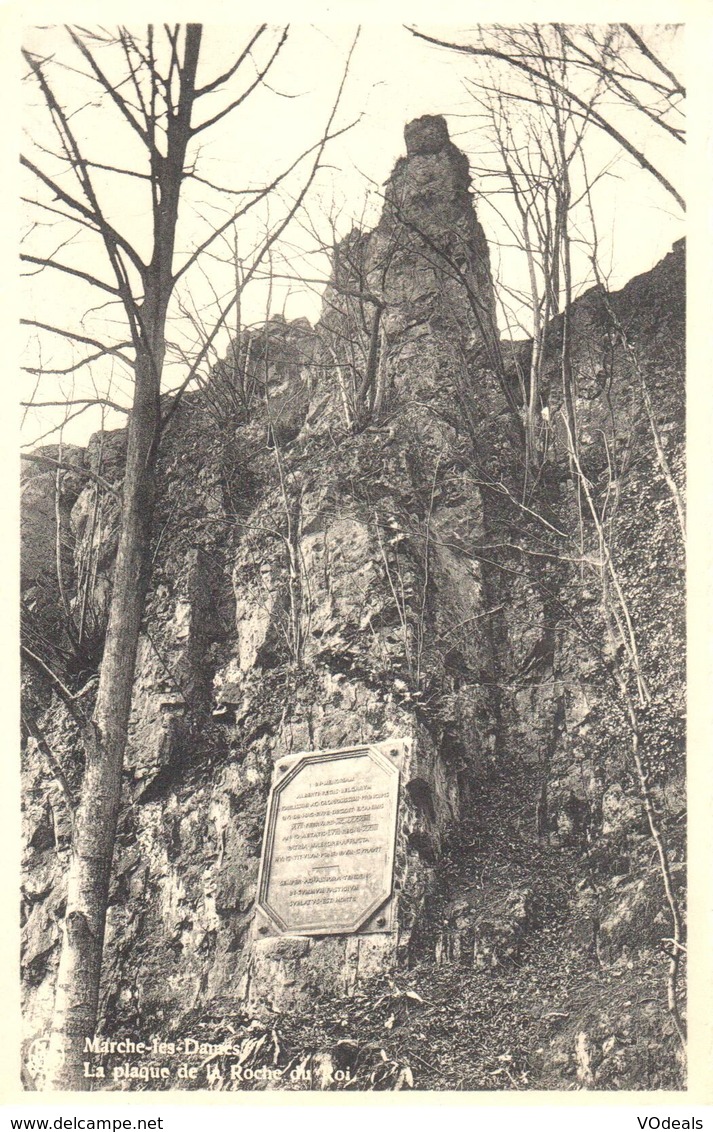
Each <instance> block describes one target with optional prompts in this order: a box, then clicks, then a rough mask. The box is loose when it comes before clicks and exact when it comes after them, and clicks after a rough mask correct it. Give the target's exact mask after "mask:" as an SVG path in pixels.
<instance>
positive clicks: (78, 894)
mask: <svg viewBox="0 0 713 1132" xmlns="http://www.w3.org/2000/svg"><path fill="white" fill-rule="evenodd" d="M146 366H147V372H145V373H144V375H143V377H142V378H140V376H139V373H138V372H137V380H136V397H135V402H134V409H133V412H132V415H131V421H130V425H129V445H128V452H127V460H126V478H125V481H124V506H123V514H122V523H121V535H120V541H119V548H118V554H117V560H116V568H115V573H114V586H113V594H112V602H111V609H110V612H109V624H108V628H107V636H106V644H105V647H104V657H103V660H102V666H101V675H100V679H99V689H98V694H97V702H96V708H95V711H94V720H93V721H92V722H91V723H89V724H88V726H87V732H86V738H85V744H84V746H85V754H86V767H85V773H84V780H83V783H82V792H81V798H80V802H79V806H78V808H77V812H76V817H75V831H74V838H73V844H72V859H71V863H70V867H69V875H68V887H67V910H66V914H65V920H64V928H63V934H64V938H63V941H62V952H61V956H60V965H59V971H58V975H57V989H56V994H55V1010H54V1017H53V1022H52V1033H51V1036H50V1048H49V1059H48V1066H47V1077H46V1081H45V1084H46V1086H47V1087H49V1088H54V1089H82V1088H86V1087H87V1081H86V1080H85V1079H84V1075H83V1062H84V1060H85V1057H86V1052H85V1040H86V1039H87V1038H90V1037H91V1036H92V1035H93V1033H94V1028H95V1025H96V1016H97V1008H98V1001H99V983H100V975H101V962H102V949H103V943H104V925H105V919H106V908H107V902H108V897H109V881H110V877H111V865H112V857H113V853H114V839H115V834H116V822H117V817H118V813H119V803H120V801H121V770H122V764H123V759H124V748H125V746H126V737H127V730H128V725H129V713H130V710H131V693H132V688H133V682H134V668H135V663H136V652H137V646H138V640H139V632H140V628H141V618H142V615H143V609H144V600H145V595H146V587H147V583H148V577H147V573H148V571H147V566H148V551H149V547H150V540H151V513H152V502H153V490H154V478H155V462H156V459H155V450H156V438H157V433H158V425H159V399H158V391H157V389H156V388H155V380H153V375H152V373H151V369H152V368H153V366H152V362H151V361H150V360H149V359H147V360H146ZM149 367H150V368H149ZM147 386H149V388H148V389H147V388H146V387H147ZM152 386H153V388H151V387H152Z"/></svg>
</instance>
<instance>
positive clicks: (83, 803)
mask: <svg viewBox="0 0 713 1132" xmlns="http://www.w3.org/2000/svg"><path fill="white" fill-rule="evenodd" d="M200 40H201V28H200V26H198V25H196V24H192V25H191V24H189V25H188V27H187V29H186V45H185V57H184V62H183V69H182V73H181V94H180V97H179V100H178V104H177V106H176V109H175V113H174V114H173V115H172V116H171V117H170V118H169V121H168V123H167V128H166V137H167V155H166V158H165V159H159V160H156V169H157V174H156V185H157V192H156V194H155V197H154V233H155V236H154V248H153V256H152V259H151V263H150V264H149V266H148V269H147V274H146V281H147V282H146V292H145V298H144V301H143V303H142V304H141V306H140V307H139V308H137V310H136V317H135V332H134V336H135V343H136V369H135V380H134V402H133V406H132V410H131V414H130V417H129V436H128V447H127V454H126V471H125V476H124V491H123V508H122V517H121V526H120V535H119V546H118V551H117V559H116V566H115V569H114V582H113V588H112V598H111V607H110V610H109V623H108V626H107V633H106V641H105V644H104V653H103V657H102V665H101V673H100V677H99V688H98V691H97V701H96V706H95V709H94V718H93V720H92V721H91V722H90V723H88V725H87V728H86V733H85V743H84V746H85V755H86V765H85V771H84V779H83V782H82V791H81V796H80V801H79V806H78V808H77V813H76V818H75V828H74V837H73V840H72V858H71V862H70V866H69V873H68V879H67V908H66V913H65V919H64V926H63V940H62V949H61V954H60V963H59V971H58V974H57V987H56V991H55V1008H54V1015H53V1019H52V1032H51V1035H50V1045H49V1056H48V1062H47V1067H46V1071H45V1081H44V1084H45V1086H46V1087H50V1088H55V1089H71V1090H78V1089H83V1088H86V1087H87V1082H86V1080H85V1079H84V1072H83V1062H84V1058H85V1052H86V1050H85V1044H86V1041H87V1039H89V1038H91V1037H92V1035H93V1034H94V1030H95V1027H96V1020H97V1010H98V1005H99V986H100V981H101V966H102V951H103V945H104V929H105V923H106V909H107V903H108V899H109V883H110V879H111V866H112V858H113V855H114V841H115V836H116V824H117V818H118V814H119V805H120V802H121V772H122V766H123V761H124V750H125V747H126V740H127V735H128V727H129V715H130V712H131V694H132V689H133V684H134V670H135V667H136V654H137V650H138V643H139V634H140V631H141V619H142V616H143V611H144V601H145V597H146V590H147V586H148V580H149V579H148V575H149V570H150V549H151V531H152V511H153V497H154V482H155V471H156V457H157V453H158V442H159V435H160V429H161V405H160V388H161V373H162V369H163V362H164V355H165V348H166V347H165V337H164V335H165V323H166V312H167V308H168V301H169V298H170V295H171V291H172V285H173V279H172V264H173V251H174V245H175V236H176V221H177V217H178V202H179V196H180V190H181V185H182V181H183V176H184V164H185V157H186V149H187V147H188V142H189V140H190V136H191V125H190V118H191V109H192V105H193V98H194V87H195V75H196V69H197V64H198V52H199V48H200Z"/></svg>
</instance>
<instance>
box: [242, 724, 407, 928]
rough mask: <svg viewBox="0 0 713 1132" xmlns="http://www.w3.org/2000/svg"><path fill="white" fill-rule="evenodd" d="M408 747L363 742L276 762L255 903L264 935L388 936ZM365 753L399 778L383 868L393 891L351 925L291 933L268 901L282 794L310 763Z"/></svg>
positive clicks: (399, 743) (400, 743)
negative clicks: (369, 934)
mask: <svg viewBox="0 0 713 1132" xmlns="http://www.w3.org/2000/svg"><path fill="white" fill-rule="evenodd" d="M405 746H406V744H405V742H404V740H401V739H393V740H387V741H384V742H379V743H362V744H359V745H358V746H351V747H341V748H334V749H330V750H324V751H302V752H300V753H299V754H295V755H292V754H290V755H284V756H283V757H282V758H280V759H278V760H277V762H276V764H275V767H274V771H273V779H272V784H271V787H270V799H269V803H268V810H267V817H266V820H265V832H264V835H263V842H262V852H261V855H260V870H259V872H258V882H257V896H256V901H255V907H256V913H257V915H256V924H257V930H258V932H259V934H260V935H267V934H273V935H274V934H276V932H277V933H279V934H280V935H291V936H335V935H356V934H358V933H359V934H366V933H372V932H389V931H392V930H393V924H392V919H393V917H392V905H393V897H394V870H395V864H396V836H397V831H398V823H399V808H400V804H401V771H402V769H403V757H404V754H405ZM366 753H368V754H369V755H370V756H371V758H372V759H373V760H374V762H376V763H377V765H378V766H380V767H381V769H382V770H385V771H386V773H387V774H388V775H390V776H395V778H396V804H395V805H394V806H393V807H392V814H391V816H390V821H389V829H388V830H387V838H388V840H387V844H388V845H389V846H390V851H389V859H388V862H387V867H386V869H385V870H384V872H385V887H386V884H388V891H385V892H384V895H383V896H380V897H379V899H378V900H376V901H374V902H373V904H372V905H370V906H369V908H368V909H367V910H366V911H365V912H364V913H363V914H361V915H360V916H359V917H358V919H355V920H353V921H352V923H351V924H350V925H349V926H347V927H345V926H341V927H335V928H331V927H326V926H325V925H324V924H319V925H318V926H303V927H300V928H299V929H296V930H290V928H289V927H288V926H287V925H286V924H285V923H284V921H283V920H282V919H281V917H280V916H279V915H278V914H277V913H276V912H275V911H273V909H272V908H271V907H270V904H269V902H268V900H267V894H268V888H269V884H270V865H271V858H272V852H273V845H274V840H275V829H276V825H277V816H278V805H279V798H280V794H281V793H282V791H283V789H284V787H285V786H287V785H288V783H290V782H291V781H292V780H293V779H294V778H296V777H297V775H298V774H299V773H300V770H301V769H302V767H304V766H307V765H309V764H310V763H319V762H332V761H337V760H343V759H349V758H357V757H359V756H362V755H364V754H366ZM379 912H381V913H382V915H377V913H379Z"/></svg>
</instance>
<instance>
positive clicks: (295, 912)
mask: <svg viewBox="0 0 713 1132" xmlns="http://www.w3.org/2000/svg"><path fill="white" fill-rule="evenodd" d="M388 749H391V751H392V757H389V756H388V755H386V754H383V753H382V752H381V751H380V750H378V749H376V748H375V747H356V748H354V749H347V750H343V751H331V752H325V751H315V752H312V753H309V754H304V755H299V756H297V757H295V758H291V759H284V760H282V761H281V763H280V764H278V769H277V772H276V773H277V774H278V775H279V776H280V777H278V779H277V781H276V782H275V783H274V784H273V788H272V792H271V795H270V804H269V809H268V815H267V824H266V827H265V840H264V844H263V853H262V861H261V864H260V877H259V879H258V901H257V903H258V909H259V910H260V911H262V913H263V915H265V916H267V917H268V918H269V920H270V921H271V922H272V924H273V925H274V926H275V927H276V928H277V929H278V930H279V931H281V932H291V933H293V934H295V935H337V934H341V933H351V932H358V931H359V930H365V929H367V930H370V931H373V930H376V931H378V930H388V925H387V918H386V917H385V916H382V917H380V918H379V917H377V919H376V922H375V923H374V922H372V924H371V925H370V926H368V928H367V925H368V921H369V920H370V919H372V918H373V917H374V916H375V914H376V913H377V912H378V911H379V909H380V908H381V907H382V905H384V904H386V903H387V901H389V899H390V897H391V893H392V886H393V871H394V847H395V842H396V821H397V816H398V801H399V769H398V766H397V765H396V758H394V757H393V756H396V757H397V758H398V756H399V755H400V754H401V751H400V748H399V747H398V746H397V745H394V746H393V747H392V748H389V747H387V750H388Z"/></svg>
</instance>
